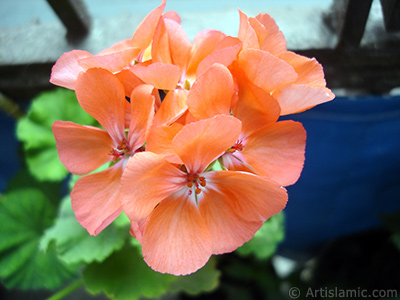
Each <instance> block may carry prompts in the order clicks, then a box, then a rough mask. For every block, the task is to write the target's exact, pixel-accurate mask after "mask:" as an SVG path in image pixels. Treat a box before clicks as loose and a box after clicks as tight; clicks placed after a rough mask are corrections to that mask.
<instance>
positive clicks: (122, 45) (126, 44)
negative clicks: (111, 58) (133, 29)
mask: <svg viewBox="0 0 400 300" xmlns="http://www.w3.org/2000/svg"><path fill="white" fill-rule="evenodd" d="M128 48H132V41H131V39H125V40H122V41H119V42H117V43H115V44H114V45H112V46H111V47H109V48H107V49H104V50H102V51H101V52H99V53H98V54H97V55H106V54H111V53H114V52H119V51H122V50H125V49H128Z"/></svg>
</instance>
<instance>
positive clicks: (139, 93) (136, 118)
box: [128, 84, 158, 150]
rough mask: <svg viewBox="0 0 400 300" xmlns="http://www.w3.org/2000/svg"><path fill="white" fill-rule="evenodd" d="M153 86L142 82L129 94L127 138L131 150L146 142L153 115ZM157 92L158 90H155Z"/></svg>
mask: <svg viewBox="0 0 400 300" xmlns="http://www.w3.org/2000/svg"><path fill="white" fill-rule="evenodd" d="M153 90H154V87H153V86H152V85H149V84H142V85H140V86H138V87H137V88H136V89H134V90H133V92H132V95H131V124H130V126H129V133H128V140H129V145H130V147H131V150H136V149H138V148H140V147H141V146H143V144H144V143H145V142H146V139H147V134H148V131H149V129H150V126H151V124H152V120H153V117H154V100H155V97H154V96H153ZM156 92H157V93H158V91H156Z"/></svg>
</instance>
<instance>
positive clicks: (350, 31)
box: [337, 0, 372, 51]
mask: <svg viewBox="0 0 400 300" xmlns="http://www.w3.org/2000/svg"><path fill="white" fill-rule="evenodd" d="M339 2H341V5H343V11H342V12H343V17H342V18H341V19H342V20H341V22H342V23H341V24H339V25H338V26H339V28H338V29H339V39H338V43H337V50H340V51H345V50H346V49H355V48H358V47H359V45H360V42H361V39H362V37H363V35H364V30H365V25H366V24H367V20H368V15H369V11H370V9H371V4H372V0H346V1H339Z"/></svg>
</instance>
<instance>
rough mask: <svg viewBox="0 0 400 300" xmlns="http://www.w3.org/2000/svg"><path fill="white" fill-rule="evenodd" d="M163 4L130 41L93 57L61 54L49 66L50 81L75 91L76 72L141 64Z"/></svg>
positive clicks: (117, 69)
mask: <svg viewBox="0 0 400 300" xmlns="http://www.w3.org/2000/svg"><path fill="white" fill-rule="evenodd" d="M165 3H166V1H165V0H163V2H162V3H161V5H160V6H158V7H157V8H155V9H154V10H153V11H152V12H150V13H149V14H148V15H147V16H146V17H145V18H144V19H143V21H142V22H141V23H140V24H139V26H138V28H137V29H136V31H135V33H134V34H133V36H132V38H131V39H125V40H122V41H120V42H118V43H116V44H114V45H113V46H111V47H110V48H108V49H105V50H103V51H101V52H100V53H98V54H96V55H93V54H91V53H89V52H87V51H83V50H72V51H69V52H66V53H64V54H63V55H62V56H61V57H60V58H59V59H58V60H57V62H56V64H55V65H54V66H53V69H52V72H51V76H50V82H51V83H53V84H55V85H58V86H62V87H65V88H68V89H75V82H76V80H77V78H78V75H79V73H81V72H84V71H86V70H88V69H90V68H104V69H107V70H109V71H110V72H112V73H114V74H115V73H119V72H121V71H123V70H125V69H127V68H129V67H130V66H132V65H133V64H134V63H135V61H136V60H140V61H141V58H142V57H143V53H144V51H145V50H146V49H147V48H148V47H149V45H150V43H151V41H152V39H153V35H154V33H155V30H156V27H157V25H158V23H159V19H160V18H161V14H162V12H163V10H164V8H165ZM167 17H169V18H175V19H176V15H175V14H171V13H170V14H168V15H167ZM124 73H125V72H124ZM125 76H128V77H129V78H131V77H132V75H131V74H128V75H126V74H121V77H123V78H124V77H125ZM135 80H136V81H137V80H138V79H137V78H136V79H135ZM139 83H140V82H139ZM129 95H130V93H129V94H128V96H129Z"/></svg>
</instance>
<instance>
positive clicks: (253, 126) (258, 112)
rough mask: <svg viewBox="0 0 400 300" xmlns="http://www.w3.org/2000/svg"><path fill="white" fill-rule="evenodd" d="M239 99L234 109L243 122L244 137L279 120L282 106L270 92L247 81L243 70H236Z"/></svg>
mask: <svg viewBox="0 0 400 300" xmlns="http://www.w3.org/2000/svg"><path fill="white" fill-rule="evenodd" d="M234 76H235V78H236V81H237V84H238V90H239V91H238V96H239V99H238V101H237V103H236V105H235V106H234V107H233V109H232V111H233V115H234V116H235V117H236V118H238V119H239V120H240V121H242V133H243V135H244V136H247V135H249V134H251V133H252V132H254V131H256V130H258V129H259V128H261V127H263V126H264V125H267V124H270V123H273V122H275V121H276V120H278V118H279V115H280V111H281V109H280V106H279V104H278V102H277V101H276V100H275V98H273V97H272V96H271V95H270V94H269V93H268V92H266V91H265V90H263V89H261V88H259V87H258V86H256V85H254V84H253V83H251V82H250V81H249V80H247V78H246V76H245V75H244V74H243V72H241V70H240V69H239V70H235V73H234Z"/></svg>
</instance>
